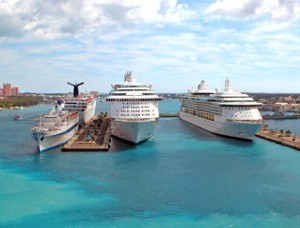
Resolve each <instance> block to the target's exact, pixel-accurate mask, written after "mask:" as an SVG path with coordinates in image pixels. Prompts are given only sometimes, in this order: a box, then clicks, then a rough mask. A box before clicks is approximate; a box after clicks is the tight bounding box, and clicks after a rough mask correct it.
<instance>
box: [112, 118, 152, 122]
mask: <svg viewBox="0 0 300 228" xmlns="http://www.w3.org/2000/svg"><path fill="white" fill-rule="evenodd" d="M111 120H116V121H124V122H132V121H136V122H147V121H155V120H158V118H127V119H125V118H124V119H123V118H122V119H120V118H111Z"/></svg>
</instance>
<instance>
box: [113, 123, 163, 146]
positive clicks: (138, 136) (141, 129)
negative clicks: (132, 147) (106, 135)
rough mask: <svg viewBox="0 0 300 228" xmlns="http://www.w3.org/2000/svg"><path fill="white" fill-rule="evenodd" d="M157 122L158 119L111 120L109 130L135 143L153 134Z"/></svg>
mask: <svg viewBox="0 0 300 228" xmlns="http://www.w3.org/2000/svg"><path fill="white" fill-rule="evenodd" d="M157 124H158V120H153V121H140V122H128V121H117V120H113V121H112V125H111V130H112V135H114V136H116V137H118V138H120V139H123V140H126V141H129V142H132V143H135V144H137V143H139V142H142V141H144V140H146V139H149V138H151V137H152V136H154V132H155V128H156V126H157Z"/></svg>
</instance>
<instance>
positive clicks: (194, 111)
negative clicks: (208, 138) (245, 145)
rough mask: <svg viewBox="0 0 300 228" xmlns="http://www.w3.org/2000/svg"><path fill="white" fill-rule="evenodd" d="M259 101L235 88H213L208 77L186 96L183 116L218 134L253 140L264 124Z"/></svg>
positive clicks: (229, 85)
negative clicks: (222, 89)
mask: <svg viewBox="0 0 300 228" xmlns="http://www.w3.org/2000/svg"><path fill="white" fill-rule="evenodd" d="M261 105H262V104H261V103H257V102H255V101H254V100H253V98H251V97H249V96H248V95H247V94H243V93H240V92H238V91H236V90H233V89H232V88H231V84H230V80H228V79H227V80H226V81H225V89H224V91H219V90H215V91H213V90H210V89H209V87H208V85H207V84H206V83H205V81H202V82H201V83H200V84H199V86H198V88H197V89H192V90H189V92H188V94H186V95H185V96H183V100H182V104H181V107H180V111H179V117H180V118H181V119H182V120H184V121H187V122H189V123H191V124H194V125H196V126H198V127H201V128H203V129H205V130H207V131H210V132H212V133H215V134H219V135H223V136H228V137H233V138H238V139H245V140H250V141H252V139H253V136H254V135H255V134H256V132H257V131H258V130H259V129H260V127H261V126H262V124H263V120H262V117H261V115H260V112H259V110H258V108H259V107H260V106H261Z"/></svg>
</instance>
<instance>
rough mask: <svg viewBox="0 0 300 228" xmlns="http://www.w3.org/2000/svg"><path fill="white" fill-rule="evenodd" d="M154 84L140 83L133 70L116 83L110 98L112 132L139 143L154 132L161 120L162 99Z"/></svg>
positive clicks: (121, 137)
mask: <svg viewBox="0 0 300 228" xmlns="http://www.w3.org/2000/svg"><path fill="white" fill-rule="evenodd" d="M161 100H162V98H161V97H159V96H157V95H155V94H154V91H153V90H152V85H147V84H142V83H136V82H135V80H134V76H133V74H132V72H131V71H129V72H127V73H126V74H125V76H124V83H121V84H116V85H112V90H111V92H110V94H109V96H108V97H107V98H106V101H108V102H109V103H110V117H111V120H112V125H111V129H112V135H114V136H116V137H118V138H120V139H123V140H126V141H129V142H132V143H135V144H137V143H139V142H142V141H144V140H146V139H148V138H150V137H152V136H153V135H154V131H155V128H156V126H157V124H158V119H159V111H158V102H159V101H161Z"/></svg>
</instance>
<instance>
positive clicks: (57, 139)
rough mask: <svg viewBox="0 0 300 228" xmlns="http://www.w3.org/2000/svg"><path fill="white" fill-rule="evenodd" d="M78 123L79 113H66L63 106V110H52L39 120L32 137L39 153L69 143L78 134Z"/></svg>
mask: <svg viewBox="0 0 300 228" xmlns="http://www.w3.org/2000/svg"><path fill="white" fill-rule="evenodd" d="M59 105H60V103H59ZM78 122H79V114H78V112H65V111H64V108H63V104H62V107H61V108H58V109H56V110H55V109H53V108H52V109H51V111H50V112H49V113H48V114H45V115H42V116H40V117H39V118H37V119H36V123H35V126H34V127H33V128H32V130H31V135H32V137H33V138H34V139H35V140H36V142H37V145H38V150H39V152H44V151H47V150H50V149H52V148H54V147H58V146H61V145H63V144H65V143H66V142H68V141H69V140H70V139H71V138H72V137H73V136H74V135H75V133H76V132H77V130H78Z"/></svg>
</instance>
